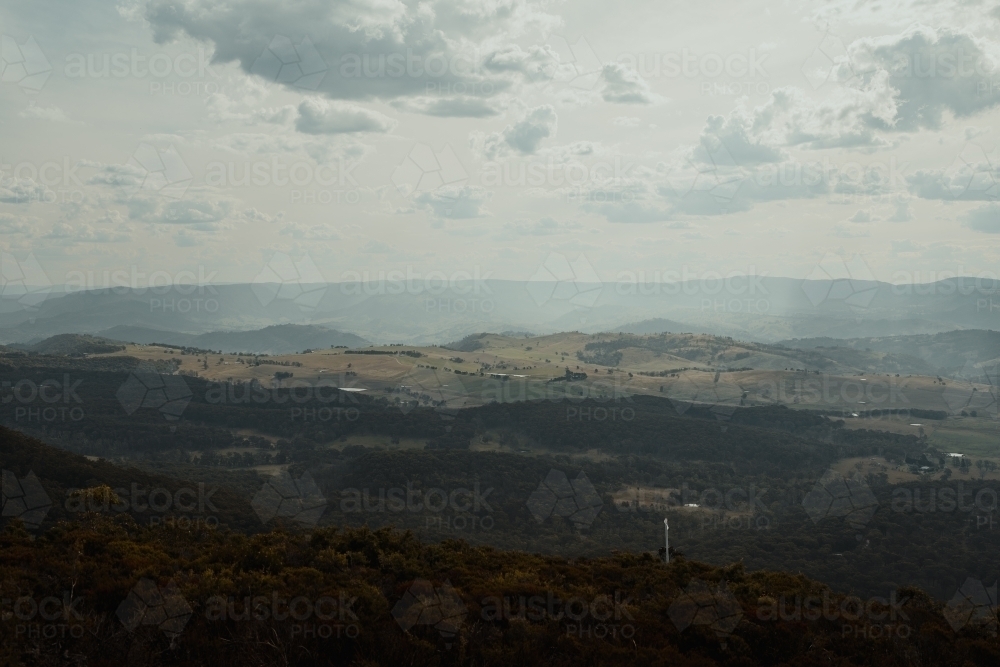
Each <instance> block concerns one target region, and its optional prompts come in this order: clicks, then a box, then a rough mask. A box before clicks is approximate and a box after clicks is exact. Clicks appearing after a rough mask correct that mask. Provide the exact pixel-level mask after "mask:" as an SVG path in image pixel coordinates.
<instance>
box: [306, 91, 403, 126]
mask: <svg viewBox="0 0 1000 667" xmlns="http://www.w3.org/2000/svg"><path fill="white" fill-rule="evenodd" d="M395 126H396V121H395V120H393V119H392V118H389V117H388V116H386V115H383V114H380V113H378V112H377V111H372V110H371V109H365V108H363V107H359V106H357V105H355V104H347V103H344V102H327V101H325V100H320V99H307V100H305V101H303V102H302V104H300V105H299V117H298V118H297V119H296V120H295V129H296V130H298V131H299V132H303V133H305V134H349V133H351V132H390V131H392V129H393V128H394V127H395Z"/></svg>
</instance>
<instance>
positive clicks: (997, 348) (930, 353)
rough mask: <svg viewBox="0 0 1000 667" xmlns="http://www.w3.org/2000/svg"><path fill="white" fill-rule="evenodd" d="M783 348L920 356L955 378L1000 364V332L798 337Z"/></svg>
mask: <svg viewBox="0 0 1000 667" xmlns="http://www.w3.org/2000/svg"><path fill="white" fill-rule="evenodd" d="M779 345H784V346H787V347H790V348H796V349H801V350H816V351H822V352H821V354H826V355H840V354H844V353H847V352H848V351H852V352H862V351H863V352H867V353H881V354H888V355H898V356H900V357H901V358H910V359H912V358H913V357H916V358H919V359H921V360H923V361H924V362H925V363H926V365H927V368H928V369H930V371H931V372H933V373H940V374H942V375H950V376H952V377H965V378H972V377H981V376H982V374H983V372H984V371H983V370H982V369H983V368H984V367H985V366H989V365H997V364H1000V331H990V330H982V329H972V330H967V331H947V332H942V333H937V334H921V335H913V336H880V337H873V338H847V339H837V338H828V337H825V338H794V339H791V340H785V341H781V342H780V343H779Z"/></svg>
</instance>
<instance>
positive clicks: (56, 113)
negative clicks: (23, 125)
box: [17, 102, 83, 125]
mask: <svg viewBox="0 0 1000 667" xmlns="http://www.w3.org/2000/svg"><path fill="white" fill-rule="evenodd" d="M17 115H18V116H20V117H21V118H36V119H38V120H47V121H51V122H53V123H66V124H68V125H83V123H81V122H80V121H78V120H73V119H72V118H70V117H69V116H67V115H66V112H65V111H63V110H62V109H60V108H59V107H57V106H56V105H54V104H53V105H50V106H42V105H40V104H35V103H34V102H32V103H31V104H30V105H28V106H27V107H26V108H25V109H23V110H22V111H20V112H19V113H18V114H17Z"/></svg>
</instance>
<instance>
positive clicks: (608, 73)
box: [601, 63, 661, 104]
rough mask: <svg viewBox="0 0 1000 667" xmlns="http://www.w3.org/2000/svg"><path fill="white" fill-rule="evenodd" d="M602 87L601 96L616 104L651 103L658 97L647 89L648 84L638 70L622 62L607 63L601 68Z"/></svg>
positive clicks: (606, 100) (658, 98) (658, 99)
mask: <svg viewBox="0 0 1000 667" xmlns="http://www.w3.org/2000/svg"><path fill="white" fill-rule="evenodd" d="M601 80H602V81H604V88H603V89H602V90H601V97H602V98H604V101H605V102H614V103H616V104H653V103H654V102H657V101H660V99H661V98H660V97H659V96H658V95H656V94H654V93H653V92H652V91H651V90H650V89H649V84H648V83H646V81H645V80H644V79H643V78H642V77H641V76H639V74H638V72H636V71H635V70H634V69H632V68H631V67H629V66H627V65H623V64H622V63H608V64H606V65H605V66H604V68H603V69H602V70H601Z"/></svg>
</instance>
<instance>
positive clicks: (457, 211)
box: [414, 185, 493, 220]
mask: <svg viewBox="0 0 1000 667" xmlns="http://www.w3.org/2000/svg"><path fill="white" fill-rule="evenodd" d="M492 198H493V193H492V192H490V191H489V190H484V189H483V188H481V187H478V186H473V185H465V186H460V187H456V186H445V187H442V188H438V189H437V190H432V191H430V192H421V193H418V194H417V195H416V196H415V197H414V201H415V202H416V203H417V204H419V205H421V206H422V207H424V208H425V209H427V210H429V211H431V212H432V213H433V214H434V215H435V216H437V217H439V218H450V219H455V220H461V219H467V218H479V217H482V216H485V215H489V211H487V210H486V208H485V206H486V204H487V203H488V202H489V201H490V200H491V199H492Z"/></svg>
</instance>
